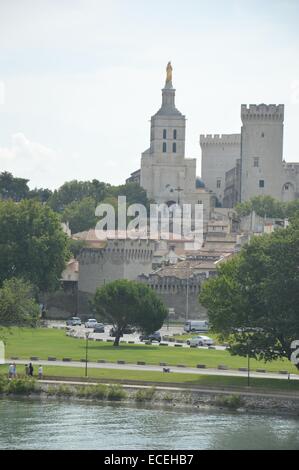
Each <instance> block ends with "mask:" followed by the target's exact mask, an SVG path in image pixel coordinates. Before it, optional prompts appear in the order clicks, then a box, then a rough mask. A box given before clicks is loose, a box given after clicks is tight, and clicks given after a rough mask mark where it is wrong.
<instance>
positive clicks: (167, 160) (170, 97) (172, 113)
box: [127, 63, 213, 221]
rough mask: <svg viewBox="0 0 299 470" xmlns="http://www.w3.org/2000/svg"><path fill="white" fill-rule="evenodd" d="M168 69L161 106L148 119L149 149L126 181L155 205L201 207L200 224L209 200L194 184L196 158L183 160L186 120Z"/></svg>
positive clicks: (207, 213)
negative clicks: (133, 183) (179, 105)
mask: <svg viewBox="0 0 299 470" xmlns="http://www.w3.org/2000/svg"><path fill="white" fill-rule="evenodd" d="M175 91H176V90H175V89H174V88H173V84H172V67H171V64H170V63H169V64H168V66H167V77H166V82H165V86H164V88H163V89H162V105H161V107H160V109H159V110H158V111H157V113H156V114H154V115H153V116H152V117H151V130H150V146H149V148H148V149H147V150H146V151H145V152H143V153H142V155H141V169H140V171H139V170H136V171H135V172H133V173H131V176H130V177H129V178H128V179H127V181H135V182H138V181H139V178H140V185H141V186H142V187H143V188H144V189H145V190H146V192H147V196H148V198H149V199H152V200H153V201H155V202H156V203H166V204H167V205H168V206H171V205H172V204H179V205H181V204H192V205H194V204H199V203H202V204H203V209H204V221H207V220H208V219H209V216H210V211H211V206H212V205H213V197H212V194H211V191H206V190H205V189H204V188H203V187H197V184H196V158H186V157H185V134H186V117H185V116H184V115H183V114H182V113H181V112H180V111H179V110H178V109H177V108H176V105H175Z"/></svg>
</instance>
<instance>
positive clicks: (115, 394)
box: [107, 385, 127, 401]
mask: <svg viewBox="0 0 299 470" xmlns="http://www.w3.org/2000/svg"><path fill="white" fill-rule="evenodd" d="M125 398H127V394H126V392H125V391H124V389H123V388H122V387H121V386H119V385H109V387H108V392H107V399H108V400H111V401H120V400H123V399H125Z"/></svg>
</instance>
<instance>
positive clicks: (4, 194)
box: [0, 171, 29, 201]
mask: <svg viewBox="0 0 299 470" xmlns="http://www.w3.org/2000/svg"><path fill="white" fill-rule="evenodd" d="M28 181H29V180H26V179H24V178H15V177H14V176H13V175H12V174H11V173H8V172H7V171H4V172H3V173H0V199H12V200H13V201H20V200H21V199H24V198H26V197H28V195H29V187H28Z"/></svg>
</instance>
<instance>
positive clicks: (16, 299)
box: [0, 278, 40, 327]
mask: <svg viewBox="0 0 299 470" xmlns="http://www.w3.org/2000/svg"><path fill="white" fill-rule="evenodd" d="M39 315H40V308H39V305H38V304H37V302H36V300H35V292H34V288H33V286H32V284H30V283H29V282H28V281H24V280H23V279H18V278H12V279H7V280H6V281H4V283H3V286H2V288H1V289H0V327H10V326H36V324H37V321H38V319H39Z"/></svg>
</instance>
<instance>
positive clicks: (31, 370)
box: [29, 362, 34, 377]
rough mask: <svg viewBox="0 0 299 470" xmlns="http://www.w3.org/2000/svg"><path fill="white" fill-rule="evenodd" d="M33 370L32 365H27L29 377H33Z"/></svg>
mask: <svg viewBox="0 0 299 470" xmlns="http://www.w3.org/2000/svg"><path fill="white" fill-rule="evenodd" d="M33 370H34V369H33V365H32V363H31V362H30V364H29V375H30V377H33Z"/></svg>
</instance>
